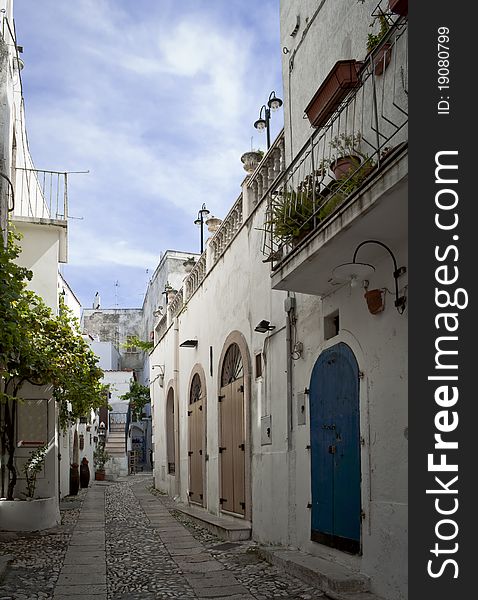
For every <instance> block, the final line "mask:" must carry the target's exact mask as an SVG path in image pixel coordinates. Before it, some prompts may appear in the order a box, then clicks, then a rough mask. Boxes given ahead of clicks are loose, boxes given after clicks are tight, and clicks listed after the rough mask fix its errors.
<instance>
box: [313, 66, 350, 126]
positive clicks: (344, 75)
mask: <svg viewBox="0 0 478 600" xmlns="http://www.w3.org/2000/svg"><path fill="white" fill-rule="evenodd" d="M361 66H362V63H361V62H359V61H356V60H339V61H338V62H337V63H335V65H334V66H333V68H332V70H331V71H330V73H329V74H328V75H327V77H326V78H325V79H324V81H323V82H322V84H321V85H320V87H319V89H318V90H317V92H316V93H315V94H314V97H313V98H312V100H311V101H310V102H309V104H308V105H307V107H306V109H305V113H306V115H307V117H308V119H309V121H310V124H311V125H312V127H322V126H323V125H325V123H326V122H327V121H328V119H329V117H330V116H331V115H332V114H333V112H334V111H335V109H336V108H337V107H338V106H339V104H340V103H341V102H342V100H343V99H344V98H345V96H346V95H347V94H348V92H349V90H351V89H352V88H355V87H357V86H358V85H359V84H360V81H359V76H358V73H359V70H360V68H361Z"/></svg>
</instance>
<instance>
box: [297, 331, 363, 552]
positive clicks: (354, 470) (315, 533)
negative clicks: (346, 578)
mask: <svg viewBox="0 0 478 600" xmlns="http://www.w3.org/2000/svg"><path fill="white" fill-rule="evenodd" d="M309 400H310V441H311V487H312V521H311V529H312V531H311V539H312V540H314V541H317V542H320V543H323V544H327V545H329V546H332V547H335V548H340V549H342V550H345V551H347V552H352V553H358V552H359V551H360V524H361V518H360V512H361V502H360V479H361V475H360V423H359V370H358V365H357V361H356V359H355V356H354V354H353V352H352V350H351V349H350V348H349V347H348V346H347V345H346V344H343V343H340V344H337V345H336V346H333V347H332V348H329V349H328V350H325V351H324V352H323V353H322V354H321V355H320V356H319V358H318V359H317V362H316V363H315V365H314V369H313V371H312V377H311V381H310V390H309Z"/></svg>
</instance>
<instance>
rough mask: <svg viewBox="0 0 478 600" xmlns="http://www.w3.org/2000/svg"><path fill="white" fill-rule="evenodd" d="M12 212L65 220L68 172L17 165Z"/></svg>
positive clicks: (38, 217) (19, 214)
mask: <svg viewBox="0 0 478 600" xmlns="http://www.w3.org/2000/svg"><path fill="white" fill-rule="evenodd" d="M14 214H15V215H16V216H22V217H30V218H37V219H56V220H60V221H66V220H67V218H68V173H65V172H59V171H42V170H39V169H26V168H22V167H17V169H16V186H15V211H14Z"/></svg>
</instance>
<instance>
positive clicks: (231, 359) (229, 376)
mask: <svg viewBox="0 0 478 600" xmlns="http://www.w3.org/2000/svg"><path fill="white" fill-rule="evenodd" d="M243 375H244V366H243V364H242V355H241V351H240V350H239V346H238V345H237V344H231V345H230V346H229V348H228V349H227V352H226V355H225V356H224V362H223V364H222V375H221V387H224V386H225V385H228V384H229V383H232V382H233V381H236V379H240V378H241V377H242V376H243Z"/></svg>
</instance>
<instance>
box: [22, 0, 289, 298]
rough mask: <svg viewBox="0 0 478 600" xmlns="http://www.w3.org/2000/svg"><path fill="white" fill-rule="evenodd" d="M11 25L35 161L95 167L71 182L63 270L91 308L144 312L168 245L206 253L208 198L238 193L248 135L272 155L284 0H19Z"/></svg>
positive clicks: (219, 206) (228, 201) (217, 204)
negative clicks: (269, 105) (202, 228)
mask: <svg viewBox="0 0 478 600" xmlns="http://www.w3.org/2000/svg"><path fill="white" fill-rule="evenodd" d="M15 25H16V30H17V38H18V43H19V44H20V45H23V47H24V52H23V55H22V58H23V60H24V62H25V68H24V70H23V71H22V80H23V90H24V96H25V104H26V119H27V130H28V137H29V145H30V150H31V152H32V155H33V160H34V163H35V166H36V167H37V168H39V169H51V170H60V171H65V170H67V171H68V170H71V171H78V170H89V171H90V173H89V174H86V175H71V176H70V179H69V206H70V208H69V211H70V215H71V216H72V217H78V218H75V219H73V218H72V219H70V221H69V264H68V265H65V267H63V269H62V270H63V273H64V275H65V277H66V278H67V280H68V281H69V283H70V285H71V286H72V288H73V289H74V291H75V292H76V294H77V296H78V297H79V299H80V300H81V302H82V304H83V306H85V307H90V306H91V302H92V300H93V296H94V294H95V292H97V291H99V292H100V295H101V301H102V307H103V308H108V307H114V306H115V303H116V301H117V303H118V305H119V306H121V307H134V306H141V304H142V300H143V297H144V292H145V289H146V285H147V282H148V279H149V277H150V275H151V273H152V272H153V270H154V268H155V267H156V265H157V263H158V261H159V257H160V253H161V252H164V251H165V250H167V249H174V250H184V251H187V252H194V251H196V252H197V251H198V250H199V230H198V228H197V227H196V226H195V225H194V224H193V221H194V219H195V218H196V216H197V211H198V210H199V208H200V207H201V205H202V203H203V202H205V203H206V205H207V207H208V208H209V209H210V211H211V212H212V213H213V214H214V215H216V216H218V217H223V216H225V214H226V213H227V211H228V209H229V208H230V206H231V205H232V203H233V202H234V201H235V200H236V198H237V196H238V194H239V191H240V187H239V186H240V183H241V181H242V179H243V177H244V175H245V172H244V171H243V169H242V164H241V162H240V156H241V154H242V153H243V152H245V151H246V150H249V149H250V146H251V137H253V145H254V147H258V148H262V149H265V146H266V141H265V136H263V135H260V134H259V133H258V132H257V131H256V130H255V129H254V127H253V122H254V121H255V120H256V119H257V118H258V112H259V109H260V107H261V105H262V104H264V103H265V102H266V101H267V98H268V97H269V93H270V92H271V90H275V91H276V93H277V95H278V96H281V97H282V82H281V49H280V43H279V0H262V1H261V2H257V0H135V1H134V2H131V1H128V2H127V1H126V0H75V2H64V1H61V2H59V1H58V0H42V2H38V1H37V0H16V1H15ZM272 117H273V118H272V120H271V129H272V139H274V136H275V135H276V134H277V133H278V132H279V130H280V129H281V127H282V123H283V115H282V111H280V112H279V113H274V114H273V115H272ZM147 270H149V271H148V272H147ZM116 281H118V282H119V287H117V288H115V282H116ZM115 292H117V296H116V295H115Z"/></svg>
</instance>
